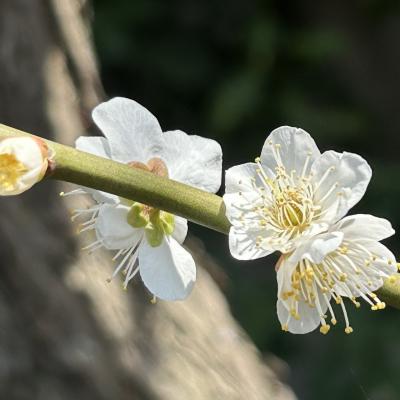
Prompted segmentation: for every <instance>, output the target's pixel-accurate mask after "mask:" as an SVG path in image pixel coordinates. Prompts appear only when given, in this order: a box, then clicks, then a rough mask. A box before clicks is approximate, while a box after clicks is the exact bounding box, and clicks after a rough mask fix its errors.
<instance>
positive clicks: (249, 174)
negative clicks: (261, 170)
mask: <svg viewBox="0 0 400 400" xmlns="http://www.w3.org/2000/svg"><path fill="white" fill-rule="evenodd" d="M257 168H258V167H257V164H255V163H246V164H240V165H235V166H234V167H231V168H229V169H228V170H226V172H225V193H237V192H253V191H254V190H255V189H254V186H255V185H256V186H257V187H264V185H263V183H262V182H261V180H260V177H259V175H258V174H257V172H256V170H257ZM254 179H255V180H256V182H254V181H253V180H254Z"/></svg>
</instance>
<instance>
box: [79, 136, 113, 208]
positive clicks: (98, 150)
mask: <svg viewBox="0 0 400 400" xmlns="http://www.w3.org/2000/svg"><path fill="white" fill-rule="evenodd" d="M75 147H76V148H77V149H78V150H81V151H85V152H86V153H91V154H94V155H96V156H99V157H103V158H110V157H111V150H110V146H109V144H108V142H107V139H106V138H103V137H100V136H94V137H91V136H80V137H78V139H77V140H76V142H75ZM83 189H84V190H85V191H86V192H87V193H89V194H90V195H91V196H92V197H93V198H94V200H95V201H97V202H98V203H110V204H117V203H119V198H118V196H116V195H114V194H111V193H107V192H102V191H100V190H96V189H92V188H88V187H83Z"/></svg>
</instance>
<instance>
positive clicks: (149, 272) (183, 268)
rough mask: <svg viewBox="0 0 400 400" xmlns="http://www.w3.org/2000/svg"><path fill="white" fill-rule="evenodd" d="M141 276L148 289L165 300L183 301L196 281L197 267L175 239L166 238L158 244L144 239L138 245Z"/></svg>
mask: <svg viewBox="0 0 400 400" xmlns="http://www.w3.org/2000/svg"><path fill="white" fill-rule="evenodd" d="M139 268H140V275H141V277H142V279H143V282H144V284H145V286H146V287H147V289H149V291H150V292H151V293H153V294H154V295H155V296H157V297H159V298H160V299H162V300H183V299H185V298H186V297H187V296H188V295H189V294H190V292H191V291H192V288H193V285H194V282H195V281H196V266H195V263H194V260H193V258H192V256H191V255H190V253H189V252H187V251H186V250H185V249H184V248H183V247H182V246H181V245H180V244H179V243H178V242H177V241H176V240H175V239H174V238H171V237H165V238H164V240H163V242H162V243H161V245H160V246H158V247H151V246H150V245H149V244H148V243H147V241H146V240H145V241H143V242H142V244H141V245H140V247H139Z"/></svg>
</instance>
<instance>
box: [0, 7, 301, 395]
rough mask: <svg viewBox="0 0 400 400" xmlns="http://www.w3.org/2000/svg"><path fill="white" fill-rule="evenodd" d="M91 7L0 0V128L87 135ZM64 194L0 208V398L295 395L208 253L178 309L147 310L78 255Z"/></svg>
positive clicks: (95, 261) (134, 294) (96, 261)
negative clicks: (240, 316)
mask: <svg viewBox="0 0 400 400" xmlns="http://www.w3.org/2000/svg"><path fill="white" fill-rule="evenodd" d="M87 7H88V5H87V4H86V2H85V1H83V0H80V1H78V0H68V1H63V0H48V1H44V0H2V1H1V2H0V58H1V60H2V62H1V63H0V74H1V79H0V121H1V122H2V123H5V124H8V125H11V126H14V127H16V128H20V129H23V130H27V131H29V132H32V133H37V134H38V135H40V136H45V137H47V138H51V139H55V140H57V141H60V142H63V143H66V144H72V143H73V141H74V139H75V138H76V136H78V135H80V134H83V133H84V132H85V131H86V130H87V129H88V128H91V122H90V118H89V113H90V110H91V108H92V107H93V106H94V105H96V104H97V103H99V102H100V101H101V99H102V97H103V91H102V87H101V83H100V79H99V76H98V72H97V67H96V61H95V57H94V55H93V51H92V47H91V41H90V32H89V30H88V28H87V24H86V22H85V15H84V14H85V12H86V10H87V9H88V8H87ZM62 189H64V188H63V187H61V186H59V185H57V184H55V183H53V182H45V183H43V184H40V185H37V186H36V187H35V188H33V190H31V191H29V192H27V193H25V194H24V195H22V196H18V197H15V198H2V199H0V201H1V207H2V212H1V219H0V239H1V247H0V262H1V269H0V338H1V339H0V354H1V363H0V397H1V398H4V399H32V398H34V399H35V398H37V399H41V400H47V399H49V400H50V399H51V400H53V399H68V400H70V399H76V400H81V399H100V400H101V399H133V398H135V399H136V398H137V399H151V400H153V399H178V400H179V399H188V398H190V399H193V400H196V399H247V400H252V399H276V400H280V399H282V400H284V399H293V398H294V396H293V394H292V393H291V391H290V390H289V389H287V388H286V387H285V386H284V385H282V384H281V383H280V382H279V381H278V379H277V378H276V376H275V375H274V374H273V373H272V372H271V370H270V369H269V368H268V367H267V366H266V365H264V364H263V362H262V361H261V358H260V354H259V353H258V352H257V350H256V349H255V347H254V346H253V345H252V343H251V342H250V340H249V338H248V337H247V336H246V335H245V334H244V333H243V332H242V330H241V329H240V327H239V326H238V324H237V323H236V322H235V321H234V320H233V318H232V316H231V315H230V312H229V308H228V305H227V303H226V301H225V299H224V297H223V295H222V294H221V292H220V290H219V289H218V288H217V286H216V285H215V283H214V282H213V280H212V279H211V278H210V276H209V275H208V273H207V272H205V270H204V269H203V268H202V267H201V266H202V265H203V266H204V265H207V264H208V263H210V262H211V260H209V259H208V257H207V256H205V255H204V254H203V255H201V256H198V257H196V258H197V264H198V265H199V278H198V282H197V284H196V288H195V290H194V292H193V294H192V295H191V297H190V299H189V300H187V301H185V302H177V303H165V302H158V303H157V304H156V305H153V304H150V301H149V300H150V299H149V295H148V294H147V293H145V291H144V290H143V289H142V284H141V282H139V281H137V282H136V283H134V284H133V285H132V287H130V288H129V290H128V291H127V292H124V291H123V290H122V289H121V285H120V284H119V283H118V279H116V280H115V281H113V282H112V283H107V277H108V276H110V274H111V272H112V266H113V263H112V261H111V259H110V256H109V254H107V253H106V252H103V253H101V252H97V253H95V254H92V255H87V254H84V253H83V252H81V251H79V248H80V247H82V245H83V241H84V240H85V237H76V236H75V235H74V234H73V232H72V231H73V226H72V225H71V224H70V223H69V218H68V211H67V210H68V209H70V208H72V207H74V205H75V204H77V202H78V203H79V206H80V207H81V206H82V203H83V202H85V201H88V200H85V199H73V200H68V201H67V200H61V199H60V198H59V197H58V196H57V192H58V191H60V190H62ZM193 247H194V249H196V248H198V246H196V245H194V246H193Z"/></svg>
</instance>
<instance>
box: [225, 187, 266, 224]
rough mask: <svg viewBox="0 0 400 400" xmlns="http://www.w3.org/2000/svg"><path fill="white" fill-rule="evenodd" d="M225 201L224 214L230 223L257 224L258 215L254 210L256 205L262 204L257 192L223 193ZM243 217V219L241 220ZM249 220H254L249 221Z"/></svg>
mask: <svg viewBox="0 0 400 400" xmlns="http://www.w3.org/2000/svg"><path fill="white" fill-rule="evenodd" d="M223 199H224V203H225V208H226V210H225V214H226V217H227V218H228V219H229V221H230V222H231V224H233V225H239V226H242V225H243V226H246V227H249V226H250V225H256V226H258V229H259V228H260V225H259V222H258V221H259V219H260V217H259V216H258V214H257V213H256V212H255V211H254V210H255V208H256V207H258V206H262V205H263V204H264V203H263V200H262V197H261V196H260V195H259V194H258V193H257V192H255V191H254V192H243V193H241V192H239V193H225V194H224V196H223ZM243 217H245V220H243ZM251 221H254V222H253V223H251Z"/></svg>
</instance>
